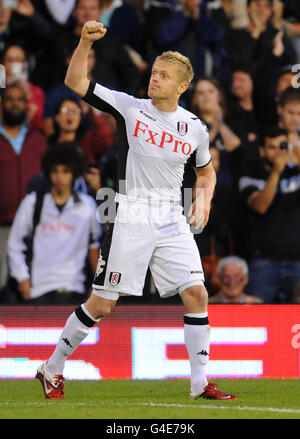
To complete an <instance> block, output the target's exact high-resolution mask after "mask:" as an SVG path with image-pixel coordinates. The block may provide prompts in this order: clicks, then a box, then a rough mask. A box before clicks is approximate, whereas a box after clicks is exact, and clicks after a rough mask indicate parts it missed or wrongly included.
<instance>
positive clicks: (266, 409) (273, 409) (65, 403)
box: [0, 401, 300, 414]
mask: <svg viewBox="0 0 300 439" xmlns="http://www.w3.org/2000/svg"><path fill="white" fill-rule="evenodd" d="M55 404H57V401H45V402H41V401H27V402H24V403H22V402H2V403H0V407H9V406H12V407H14V406H18V407H22V406H30V405H35V406H52V407H53V405H55ZM59 404H60V405H59V406H60V407H62V406H72V407H75V406H76V407H77V406H94V407H97V406H99V405H102V406H105V405H107V406H118V407H122V406H123V407H124V406H142V407H145V406H146V407H166V408H172V407H173V408H189V409H190V408H194V409H198V410H199V409H225V410H226V409H228V410H244V411H260V412H277V413H299V414H300V409H293V408H286V409H281V408H276V407H248V406H244V407H242V406H233V405H230V404H231V403H229V404H228V405H226V406H224V405H202V404H199V405H198V404H197V405H196V404H175V403H174V404H167V403H162V402H152V401H150V402H110V403H107V404H106V403H105V402H103V401H99V402H97V403H94V402H91V403H89V402H71V401H59Z"/></svg>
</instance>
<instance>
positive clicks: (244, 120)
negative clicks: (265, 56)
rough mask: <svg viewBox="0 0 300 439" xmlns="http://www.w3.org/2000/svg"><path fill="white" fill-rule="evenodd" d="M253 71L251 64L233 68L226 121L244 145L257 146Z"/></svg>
mask: <svg viewBox="0 0 300 439" xmlns="http://www.w3.org/2000/svg"><path fill="white" fill-rule="evenodd" d="M253 80H254V72H253V69H252V68H251V66H248V65H241V66H238V67H236V68H234V69H233V72H232V83H231V96H230V98H229V99H228V101H227V108H228V111H227V114H226V117H225V120H226V123H227V124H228V126H229V127H230V128H231V129H232V131H233V132H234V133H235V134H236V135H237V136H238V137H239V138H240V139H241V142H242V144H243V145H244V146H245V147H249V148H251V147H252V148H255V151H256V149H257V147H258V127H257V122H256V114H255V109H254V103H253V87H254V81H253Z"/></svg>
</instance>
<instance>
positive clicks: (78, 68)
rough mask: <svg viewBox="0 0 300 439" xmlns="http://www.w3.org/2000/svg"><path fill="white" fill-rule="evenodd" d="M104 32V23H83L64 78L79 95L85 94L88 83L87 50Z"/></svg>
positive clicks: (68, 85) (66, 83)
mask: <svg viewBox="0 0 300 439" xmlns="http://www.w3.org/2000/svg"><path fill="white" fill-rule="evenodd" d="M106 32H107V30H106V29H105V27H104V25H103V24H102V23H99V22H98V21H88V22H86V23H85V24H84V25H83V28H82V31H81V38H80V41H79V44H78V46H77V48H76V49H75V51H74V53H73V55H72V58H71V61H70V64H69V67H68V71H67V74H66V78H65V85H66V86H67V87H69V88H70V89H71V90H73V91H74V92H75V93H77V94H78V95H79V96H80V97H83V96H85V95H86V93H87V91H88V88H89V83H90V81H89V79H88V77H87V59H88V54H89V50H90V48H91V47H92V44H93V42H94V41H97V40H100V39H101V38H103V37H104V36H105V34H106Z"/></svg>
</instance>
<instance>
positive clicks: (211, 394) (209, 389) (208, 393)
mask: <svg viewBox="0 0 300 439" xmlns="http://www.w3.org/2000/svg"><path fill="white" fill-rule="evenodd" d="M217 387H218V384H215V383H208V384H207V386H206V387H204V389H203V390H202V391H201V392H199V393H196V394H194V395H193V394H192V393H191V394H190V396H191V399H197V398H204V399H218V400H225V399H226V400H230V399H231V400H232V399H234V400H237V399H238V397H237V396H235V395H231V394H230V393H224V392H221V390H218V389H217Z"/></svg>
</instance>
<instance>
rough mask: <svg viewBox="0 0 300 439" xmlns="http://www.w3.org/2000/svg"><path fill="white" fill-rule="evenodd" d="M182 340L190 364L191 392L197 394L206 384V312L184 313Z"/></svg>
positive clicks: (207, 357)
mask: <svg viewBox="0 0 300 439" xmlns="http://www.w3.org/2000/svg"><path fill="white" fill-rule="evenodd" d="M184 340H185V345H186V348H187V351H188V354H189V359H190V364H191V393H192V394H197V393H199V392H201V390H203V389H204V387H205V386H206V385H207V384H208V381H207V379H206V373H205V371H206V365H207V363H208V360H209V341H210V326H209V325H208V318H207V312H206V313H199V314H185V316H184Z"/></svg>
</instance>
